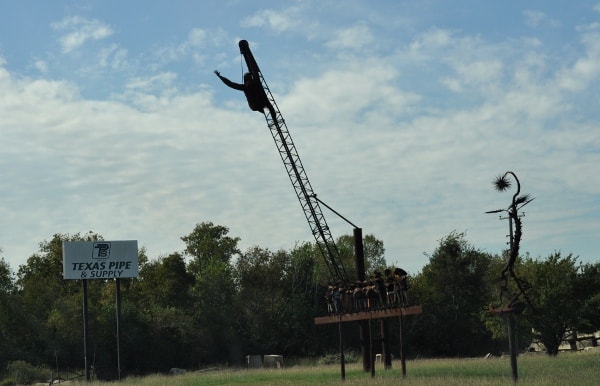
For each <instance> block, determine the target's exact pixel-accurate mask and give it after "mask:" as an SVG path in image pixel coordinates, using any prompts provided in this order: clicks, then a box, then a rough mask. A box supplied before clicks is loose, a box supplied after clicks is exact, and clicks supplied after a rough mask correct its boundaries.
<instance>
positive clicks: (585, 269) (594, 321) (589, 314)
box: [574, 263, 600, 334]
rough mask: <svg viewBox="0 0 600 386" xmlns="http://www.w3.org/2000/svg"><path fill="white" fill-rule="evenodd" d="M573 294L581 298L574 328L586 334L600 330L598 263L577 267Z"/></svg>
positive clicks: (599, 267) (599, 269)
mask: <svg viewBox="0 0 600 386" xmlns="http://www.w3.org/2000/svg"><path fill="white" fill-rule="evenodd" d="M575 296H576V298H577V299H581V307H579V309H578V318H577V324H576V326H575V327H574V328H575V330H576V331H578V332H582V333H586V334H592V333H595V332H596V331H598V330H600V263H595V264H582V265H581V266H580V267H579V274H578V280H577V282H576V283H575Z"/></svg>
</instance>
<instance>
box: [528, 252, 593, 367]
mask: <svg viewBox="0 0 600 386" xmlns="http://www.w3.org/2000/svg"><path fill="white" fill-rule="evenodd" d="M525 264H526V265H528V266H529V269H528V271H527V275H528V276H527V280H528V281H529V282H530V284H531V287H532V288H531V290H530V297H531V300H532V303H533V304H534V307H535V309H534V310H526V312H525V314H524V315H525V317H526V318H527V320H528V321H529V322H530V323H531V326H532V328H533V331H534V337H535V338H536V339H537V340H538V341H539V342H541V343H542V344H543V345H544V347H545V349H546V353H547V354H548V355H551V356H554V355H557V354H558V349H559V346H560V344H561V343H562V342H563V341H564V340H565V338H566V337H567V335H568V334H570V333H572V332H574V331H581V332H594V331H596V330H597V328H598V327H599V322H598V313H599V311H598V305H599V304H600V302H599V299H600V279H598V266H597V264H596V265H580V264H579V263H578V262H577V257H574V256H573V255H572V254H569V255H567V256H562V255H561V253H560V252H555V253H553V254H552V255H550V256H548V258H547V259H545V260H541V261H540V260H531V259H529V260H528V261H526V263H525Z"/></svg>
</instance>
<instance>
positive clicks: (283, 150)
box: [239, 40, 348, 283]
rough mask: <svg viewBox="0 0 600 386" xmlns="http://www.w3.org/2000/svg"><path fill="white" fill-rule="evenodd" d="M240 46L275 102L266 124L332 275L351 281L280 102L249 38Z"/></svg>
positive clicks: (254, 74)
mask: <svg viewBox="0 0 600 386" xmlns="http://www.w3.org/2000/svg"><path fill="white" fill-rule="evenodd" d="M239 47H240V52H241V54H242V55H243V57H244V60H245V61H246V65H247V66H248V70H249V72H250V73H251V74H252V76H253V77H254V78H255V79H260V83H261V85H262V87H263V89H264V91H265V93H266V95H267V99H268V100H269V102H270V104H271V106H272V108H269V109H266V110H264V112H265V119H266V121H267V125H268V127H269V130H270V131H271V136H272V137H273V140H274V141H275V146H276V147H277V151H278V152H279V155H280V156H281V160H282V161H283V165H284V166H285V170H286V171H287V173H288V176H289V178H290V181H291V183H292V186H293V188H294V191H295V192H296V196H297V197H298V201H300V206H301V207H302V211H303V212H304V216H305V217H306V220H307V221H308V225H309V226H310V229H311V232H312V234H313V236H314V238H315V241H316V243H317V246H318V247H319V250H320V252H321V254H322V256H323V258H324V260H325V263H326V265H327V268H328V269H329V274H330V276H331V277H332V279H334V280H338V281H342V282H344V283H346V282H348V276H347V274H346V271H345V269H344V265H343V264H342V260H341V256H340V253H339V250H338V249H337V246H336V245H335V241H334V239H333V236H332V235H331V230H330V229H329V226H328V225H327V221H326V220H325V216H324V215H323V212H322V211H321V207H320V205H319V201H318V200H317V195H316V194H315V192H314V191H313V188H312V186H311V184H310V181H309V180H308V176H307V175H306V171H305V170H304V166H303V165H302V161H301V160H300V156H299V155H298V151H297V149H296V146H295V145H294V142H293V141H292V136H291V135H290V132H289V130H288V128H287V125H286V123H285V120H284V119H283V116H282V115H281V112H280V111H279V108H278V107H277V103H276V102H275V98H273V94H271V91H270V90H269V86H268V85H267V82H266V81H265V79H264V77H263V76H262V73H261V71H260V68H259V67H258V64H257V63H256V60H255V59H254V56H253V55H252V52H251V51H250V46H249V45H248V42H247V41H246V40H241V41H240V42H239Z"/></svg>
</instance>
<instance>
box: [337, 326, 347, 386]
mask: <svg viewBox="0 0 600 386" xmlns="http://www.w3.org/2000/svg"><path fill="white" fill-rule="evenodd" d="M338 318H339V320H340V321H339V322H338V332H339V334H340V367H341V368H340V370H341V373H342V381H344V380H346V359H345V358H344V339H343V338H342V316H341V315H340V316H338Z"/></svg>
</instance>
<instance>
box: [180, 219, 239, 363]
mask: <svg viewBox="0 0 600 386" xmlns="http://www.w3.org/2000/svg"><path fill="white" fill-rule="evenodd" d="M228 233H229V229H228V228H227V227H224V226H220V225H214V224H213V223H212V222H203V223H201V224H197V225H196V227H195V228H194V230H193V231H192V233H190V234H189V235H187V236H184V237H182V238H181V239H182V240H183V241H184V242H185V243H186V248H185V254H186V255H187V256H188V257H189V258H190V259H191V261H190V262H189V263H188V272H189V273H190V274H191V275H193V277H194V284H193V286H192V288H191V290H190V293H191V295H192V297H193V310H194V312H193V318H194V323H195V325H196V328H197V331H196V336H195V339H194V341H195V342H196V344H197V349H196V352H197V353H196V355H197V358H196V359H197V361H198V362H199V363H214V362H215V360H220V361H226V360H234V361H238V362H239V361H240V359H241V358H239V355H238V353H236V352H235V349H234V346H235V342H232V341H231V338H232V336H233V334H232V325H233V323H232V320H233V318H234V315H235V309H234V308H233V299H234V294H235V286H234V280H233V266H232V263H231V261H232V259H233V258H234V257H235V256H238V255H239V253H240V252H239V249H238V246H237V243H238V242H239V238H238V237H230V236H227V234H228ZM223 348H228V349H227V350H224V349H223Z"/></svg>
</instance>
